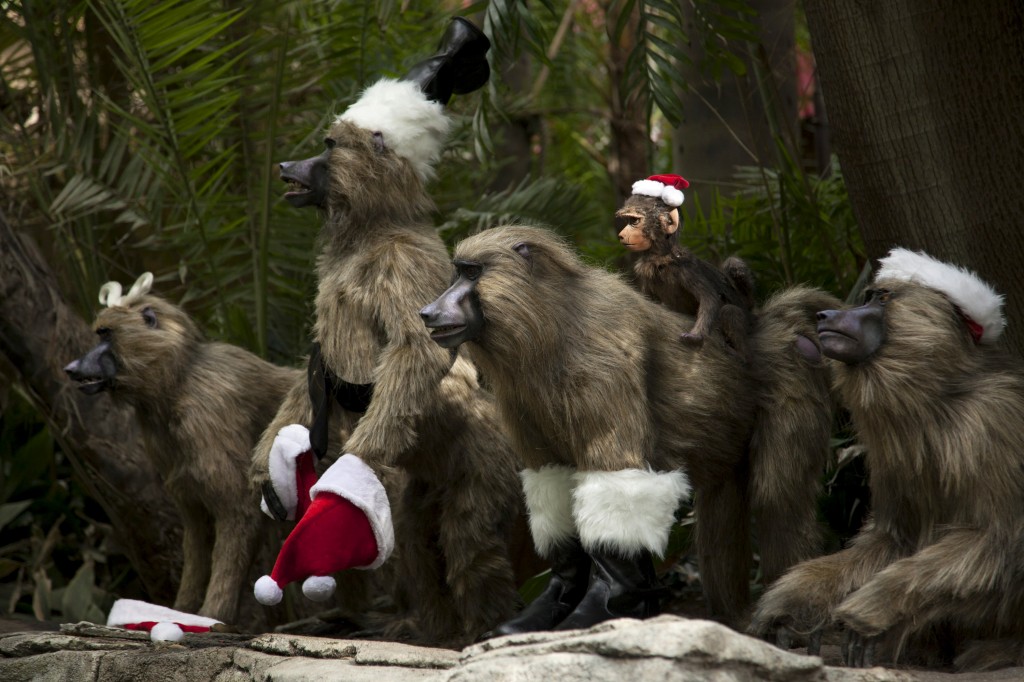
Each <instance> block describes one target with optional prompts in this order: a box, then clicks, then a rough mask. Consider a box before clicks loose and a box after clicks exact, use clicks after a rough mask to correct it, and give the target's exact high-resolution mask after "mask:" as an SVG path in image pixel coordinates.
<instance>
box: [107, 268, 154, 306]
mask: <svg viewBox="0 0 1024 682" xmlns="http://www.w3.org/2000/svg"><path fill="white" fill-rule="evenodd" d="M152 288H153V273H152V272H144V273H142V274H141V275H139V278H138V279H137V280H135V284H133V285H132V288H131V289H129V290H128V293H127V294H125V295H124V296H122V295H121V291H122V288H121V283H120V282H107V283H106V284H104V285H103V286H101V287H100V305H105V306H107V307H108V308H113V307H114V306H125V307H127V306H130V305H131V304H133V303H135V302H136V301H138V300H139V299H140V298H142V297H143V296H145V295H146V294H148V293H149V290H150V289H152Z"/></svg>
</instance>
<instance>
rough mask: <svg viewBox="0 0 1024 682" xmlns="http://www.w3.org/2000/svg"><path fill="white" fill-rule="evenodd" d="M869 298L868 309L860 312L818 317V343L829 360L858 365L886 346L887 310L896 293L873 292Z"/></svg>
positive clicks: (824, 313)
mask: <svg viewBox="0 0 1024 682" xmlns="http://www.w3.org/2000/svg"><path fill="white" fill-rule="evenodd" d="M865 298H866V299H867V300H866V302H865V303H864V305H862V306H858V307H856V308H850V309H849V310H823V311H821V312H819V313H818V339H819V340H820V341H821V350H822V353H824V354H825V355H826V356H827V357H830V358H832V359H834V360H839V361H840V362H844V363H846V364H848V365H856V364H859V363H861V362H864V361H865V360H867V359H868V358H870V357H871V356H872V355H874V354H875V353H876V352H877V351H878V349H879V348H881V347H882V344H883V343H885V331H886V330H885V306H886V304H887V303H888V302H889V301H890V299H891V298H892V292H891V291H888V290H887V289H873V290H870V291H868V292H866V293H865Z"/></svg>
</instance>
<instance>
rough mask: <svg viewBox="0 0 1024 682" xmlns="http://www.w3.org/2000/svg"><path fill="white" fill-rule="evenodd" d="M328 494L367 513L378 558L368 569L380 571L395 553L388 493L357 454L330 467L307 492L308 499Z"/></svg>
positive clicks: (345, 457)
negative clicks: (322, 493) (324, 493)
mask: <svg viewBox="0 0 1024 682" xmlns="http://www.w3.org/2000/svg"><path fill="white" fill-rule="evenodd" d="M319 492H329V493H334V494H335V495H338V496H339V497H344V498H345V499H346V500H348V501H349V502H351V503H352V504H354V505H355V506H356V507H359V509H360V510H361V511H362V512H363V513H364V514H366V519H367V520H368V521H369V522H370V528H371V529H372V530H373V537H374V539H375V540H376V541H377V559H376V560H375V561H374V562H373V563H372V564H370V565H369V566H359V567H358V568H366V569H371V568H379V567H380V566H381V564H383V563H384V562H385V561H387V560H388V557H390V556H391V553H392V552H393V551H394V550H395V529H394V526H393V525H392V524H391V504H390V503H389V502H388V493H387V491H386V490H384V486H383V485H381V482H380V479H378V478H377V474H375V473H374V472H373V469H371V468H370V467H369V466H367V464H366V463H365V462H364V461H363V460H361V459H359V457H357V456H356V455H353V454H346V455H343V456H342V457H339V458H338V461H336V462H335V463H334V464H332V465H331V466H330V468H329V469H327V471H325V472H324V475H323V476H321V477H320V480H318V481H317V482H316V485H314V486H313V487H312V488H311V489H310V491H309V494H310V497H316V495H317V493H319Z"/></svg>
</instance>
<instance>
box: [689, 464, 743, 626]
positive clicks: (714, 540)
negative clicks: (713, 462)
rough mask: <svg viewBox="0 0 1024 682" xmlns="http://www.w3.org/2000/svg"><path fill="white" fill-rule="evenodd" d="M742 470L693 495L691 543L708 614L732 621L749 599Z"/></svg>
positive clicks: (729, 622)
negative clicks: (693, 534)
mask: <svg viewBox="0 0 1024 682" xmlns="http://www.w3.org/2000/svg"><path fill="white" fill-rule="evenodd" d="M739 479H742V473H741V472H737V473H736V474H735V476H734V478H730V479H726V480H723V481H721V482H719V483H717V484H712V485H702V486H701V487H700V488H698V489H697V491H696V494H695V496H694V503H693V504H694V512H695V514H696V516H697V526H696V538H695V544H696V548H697V558H698V562H699V566H700V576H701V583H702V584H703V587H704V596H705V598H706V599H707V602H708V608H709V610H710V612H711V615H712V617H714V618H717V619H720V620H723V621H724V622H726V623H727V624H735V623H736V622H737V621H738V619H739V618H740V616H741V614H742V613H743V611H744V609H746V607H747V604H748V603H749V601H750V585H749V581H750V566H751V547H750V514H749V509H748V505H747V501H746V495H745V494H744V490H745V486H743V485H741V480H739Z"/></svg>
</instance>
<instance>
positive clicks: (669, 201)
mask: <svg viewBox="0 0 1024 682" xmlns="http://www.w3.org/2000/svg"><path fill="white" fill-rule="evenodd" d="M661 200H662V201H664V202H665V205H666V206H672V207H676V206H682V205H683V193H682V191H681V190H678V189H676V188H675V187H665V189H663V190H662V191H661Z"/></svg>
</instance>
